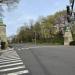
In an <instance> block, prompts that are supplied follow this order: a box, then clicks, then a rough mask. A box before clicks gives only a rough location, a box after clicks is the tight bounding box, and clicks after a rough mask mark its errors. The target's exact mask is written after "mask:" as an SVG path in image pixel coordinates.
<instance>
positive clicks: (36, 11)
mask: <svg viewBox="0 0 75 75" xmlns="http://www.w3.org/2000/svg"><path fill="white" fill-rule="evenodd" d="M68 4H69V3H68V0H21V1H20V3H19V4H18V7H17V8H16V9H14V10H13V11H11V12H7V11H6V12H5V13H4V15H5V19H4V23H5V24H6V25H7V35H8V36H9V35H13V34H15V33H16V31H17V28H19V27H20V26H21V25H23V23H25V22H28V21H29V20H30V19H33V20H37V19H38V17H39V16H47V15H50V14H54V13H55V12H57V11H60V10H63V9H66V5H68Z"/></svg>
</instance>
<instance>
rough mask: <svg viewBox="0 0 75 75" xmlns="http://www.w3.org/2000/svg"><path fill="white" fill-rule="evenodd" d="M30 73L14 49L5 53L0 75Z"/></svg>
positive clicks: (1, 58)
mask: <svg viewBox="0 0 75 75" xmlns="http://www.w3.org/2000/svg"><path fill="white" fill-rule="evenodd" d="M28 73H29V71H28V70H27V69H26V66H25V65H24V64H23V62H22V60H21V58H20V57H19V56H18V54H17V53H16V51H15V50H14V49H10V50H8V51H5V52H3V53H2V55H1V56H0V75H21V74H28Z"/></svg>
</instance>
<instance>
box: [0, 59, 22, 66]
mask: <svg viewBox="0 0 75 75" xmlns="http://www.w3.org/2000/svg"><path fill="white" fill-rule="evenodd" d="M16 62H22V60H17V61H7V62H5V61H4V62H3V61H2V62H0V65H2V64H9V63H16Z"/></svg>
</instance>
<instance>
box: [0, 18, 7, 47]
mask: <svg viewBox="0 0 75 75" xmlns="http://www.w3.org/2000/svg"><path fill="white" fill-rule="evenodd" d="M0 41H2V42H5V46H6V47H7V44H8V43H7V37H6V25H5V24H3V21H2V19H0Z"/></svg>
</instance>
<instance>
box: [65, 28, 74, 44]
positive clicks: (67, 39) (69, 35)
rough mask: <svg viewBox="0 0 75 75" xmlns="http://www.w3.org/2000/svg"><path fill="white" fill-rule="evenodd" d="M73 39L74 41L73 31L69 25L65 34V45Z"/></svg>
mask: <svg viewBox="0 0 75 75" xmlns="http://www.w3.org/2000/svg"><path fill="white" fill-rule="evenodd" d="M71 41H73V38H72V33H71V30H70V28H69V27H67V28H66V31H65V34H64V45H69V44H70V42H71Z"/></svg>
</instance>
